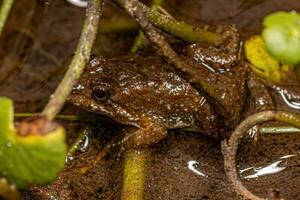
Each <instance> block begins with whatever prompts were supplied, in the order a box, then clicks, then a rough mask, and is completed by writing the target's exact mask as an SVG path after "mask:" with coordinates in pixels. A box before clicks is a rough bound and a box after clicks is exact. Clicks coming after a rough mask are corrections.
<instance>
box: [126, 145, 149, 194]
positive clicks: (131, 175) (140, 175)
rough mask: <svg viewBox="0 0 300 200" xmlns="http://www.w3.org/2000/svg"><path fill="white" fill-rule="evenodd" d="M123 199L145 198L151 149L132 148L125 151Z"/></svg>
mask: <svg viewBox="0 0 300 200" xmlns="http://www.w3.org/2000/svg"><path fill="white" fill-rule="evenodd" d="M124 154H125V155H124V160H123V165H124V166H123V188H122V195H121V200H143V196H144V187H145V186H144V183H145V174H146V172H147V166H146V163H147V160H149V157H150V150H149V149H141V150H135V149H130V150H127V151H126V152H125V153H124Z"/></svg>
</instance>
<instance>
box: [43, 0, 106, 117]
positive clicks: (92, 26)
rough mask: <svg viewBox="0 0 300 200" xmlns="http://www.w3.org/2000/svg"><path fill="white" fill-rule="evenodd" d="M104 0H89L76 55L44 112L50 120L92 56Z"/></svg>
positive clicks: (59, 108)
mask: <svg viewBox="0 0 300 200" xmlns="http://www.w3.org/2000/svg"><path fill="white" fill-rule="evenodd" d="M102 1H103V0H91V1H88V7H87V16H86V19H85V21H84V25H83V28H82V32H81V36H80V40H79V44H78V46H77V49H76V52H75V55H74V57H73V59H72V61H71V64H70V65H69V67H68V71H67V72H66V74H65V76H64V78H63V80H62V81H61V82H60V84H59V86H58V87H57V88H56V90H55V92H54V94H53V95H52V97H51V99H50V100H49V102H48V104H47V105H46V107H45V108H44V110H43V112H42V115H45V116H46V117H47V118H48V119H50V120H52V119H54V117H55V115H56V114H57V113H58V112H59V111H60V110H61V108H62V106H63V104H64V102H65V101H66V99H67V97H68V96H69V94H70V93H71V91H72V88H73V86H74V85H75V84H76V83H77V81H78V79H79V78H80V76H81V74H82V72H83V70H84V67H85V65H86V63H87V61H88V59H89V57H90V54H91V50H92V47H93V44H94V40H95V37H96V35H97V30H98V24H99V18H100V14H101V12H100V11H101V5H102Z"/></svg>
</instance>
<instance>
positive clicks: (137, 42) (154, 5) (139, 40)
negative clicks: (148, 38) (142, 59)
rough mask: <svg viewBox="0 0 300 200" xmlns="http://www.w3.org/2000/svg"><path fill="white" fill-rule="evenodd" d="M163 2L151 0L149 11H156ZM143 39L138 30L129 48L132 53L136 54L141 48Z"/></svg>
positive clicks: (141, 33)
mask: <svg viewBox="0 0 300 200" xmlns="http://www.w3.org/2000/svg"><path fill="white" fill-rule="evenodd" d="M163 2H164V0H153V1H152V5H151V9H153V11H154V10H157V7H158V6H160V5H161V4H162V3H163ZM144 39H145V36H144V34H143V31H141V30H140V31H139V33H138V35H137V36H136V38H135V40H134V43H133V46H132V48H131V52H132V53H135V52H137V51H138V50H139V49H140V48H141V46H142V45H143V42H144Z"/></svg>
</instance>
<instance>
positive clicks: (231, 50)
mask: <svg viewBox="0 0 300 200" xmlns="http://www.w3.org/2000/svg"><path fill="white" fill-rule="evenodd" d="M217 32H220V33H221V34H222V37H223V43H222V46H220V47H218V48H216V47H211V46H209V47H205V46H203V45H201V44H192V45H190V46H189V47H188V48H187V54H188V55H187V56H188V57H191V58H193V59H194V60H196V61H197V62H198V63H201V64H205V65H206V66H209V67H212V68H214V69H219V70H226V69H228V68H230V67H232V66H234V65H235V64H236V63H237V62H238V59H239V51H240V39H239V33H238V30H237V29H236V27H235V26H223V27H219V28H218V30H217Z"/></svg>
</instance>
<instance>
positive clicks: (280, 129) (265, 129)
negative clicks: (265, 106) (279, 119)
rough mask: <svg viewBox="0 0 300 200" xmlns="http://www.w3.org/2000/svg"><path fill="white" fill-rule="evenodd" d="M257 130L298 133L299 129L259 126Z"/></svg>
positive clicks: (262, 132)
mask: <svg viewBox="0 0 300 200" xmlns="http://www.w3.org/2000/svg"><path fill="white" fill-rule="evenodd" d="M258 132H259V133H260V134H284V133H300V129H299V128H295V127H260V128H259V129H258Z"/></svg>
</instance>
